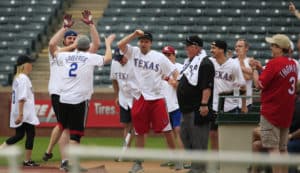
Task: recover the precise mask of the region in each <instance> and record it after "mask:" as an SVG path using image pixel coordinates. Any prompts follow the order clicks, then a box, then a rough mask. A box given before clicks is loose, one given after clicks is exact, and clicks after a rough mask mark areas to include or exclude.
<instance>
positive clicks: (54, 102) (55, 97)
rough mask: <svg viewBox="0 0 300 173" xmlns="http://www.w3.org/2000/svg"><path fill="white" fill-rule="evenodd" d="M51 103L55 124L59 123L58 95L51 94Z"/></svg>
mask: <svg viewBox="0 0 300 173" xmlns="http://www.w3.org/2000/svg"><path fill="white" fill-rule="evenodd" d="M51 103H52V107H53V111H54V113H55V117H56V120H57V122H59V95H56V94H51Z"/></svg>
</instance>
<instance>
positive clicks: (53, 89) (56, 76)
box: [48, 53, 60, 95]
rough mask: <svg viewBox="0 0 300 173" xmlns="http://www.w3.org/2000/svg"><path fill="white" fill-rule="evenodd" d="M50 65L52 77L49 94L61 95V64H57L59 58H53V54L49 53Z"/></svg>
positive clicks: (50, 78)
mask: <svg viewBox="0 0 300 173" xmlns="http://www.w3.org/2000/svg"><path fill="white" fill-rule="evenodd" d="M49 65H50V77H49V83H48V91H49V94H50V95H51V94H56V95H59V86H58V84H59V83H60V82H59V80H60V73H59V66H58V64H57V59H56V58H53V57H52V55H51V54H50V53H49Z"/></svg>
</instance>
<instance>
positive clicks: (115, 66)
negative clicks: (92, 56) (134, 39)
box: [110, 59, 140, 110]
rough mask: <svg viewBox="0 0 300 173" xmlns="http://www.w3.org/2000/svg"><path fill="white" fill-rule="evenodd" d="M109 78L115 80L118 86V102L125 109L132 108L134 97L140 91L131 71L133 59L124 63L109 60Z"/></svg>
mask: <svg viewBox="0 0 300 173" xmlns="http://www.w3.org/2000/svg"><path fill="white" fill-rule="evenodd" d="M110 78H111V79H112V80H117V82H118V86H119V93H118V97H119V104H120V105H121V106H122V107H123V108H125V109H126V110H127V109H128V107H129V108H132V102H133V98H134V97H138V96H139V94H140V92H139V89H138V86H137V81H136V78H135V75H134V73H133V61H132V59H129V60H128V62H127V63H126V64H125V65H121V64H120V63H119V62H118V61H115V60H113V61H112V62H111V71H110Z"/></svg>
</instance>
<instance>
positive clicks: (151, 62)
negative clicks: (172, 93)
mask: <svg viewBox="0 0 300 173" xmlns="http://www.w3.org/2000/svg"><path fill="white" fill-rule="evenodd" d="M125 56H126V57H128V58H132V59H133V65H134V73H135V76H136V79H137V81H138V87H139V89H140V91H141V94H142V95H143V96H144V98H145V100H156V99H161V98H164V94H163V85H162V82H163V80H162V78H163V76H170V75H171V74H172V72H173V71H174V70H175V66H173V65H172V63H171V61H170V60H168V59H167V58H166V57H165V55H163V54H162V53H160V52H157V51H154V50H150V51H149V52H148V53H147V54H143V53H142V52H141V51H140V49H139V48H138V47H132V46H130V45H127V50H126V52H125Z"/></svg>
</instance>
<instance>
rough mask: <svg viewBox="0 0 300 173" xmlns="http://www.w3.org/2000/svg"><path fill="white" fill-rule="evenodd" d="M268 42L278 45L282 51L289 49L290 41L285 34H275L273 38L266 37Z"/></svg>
mask: <svg viewBox="0 0 300 173" xmlns="http://www.w3.org/2000/svg"><path fill="white" fill-rule="evenodd" d="M266 42H268V43H271V44H276V45H278V46H279V47H280V48H281V49H289V48H290V46H291V44H290V39H289V37H288V36H286V35H284V34H275V35H273V36H272V37H266Z"/></svg>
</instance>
